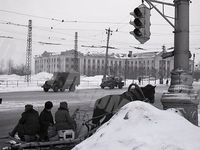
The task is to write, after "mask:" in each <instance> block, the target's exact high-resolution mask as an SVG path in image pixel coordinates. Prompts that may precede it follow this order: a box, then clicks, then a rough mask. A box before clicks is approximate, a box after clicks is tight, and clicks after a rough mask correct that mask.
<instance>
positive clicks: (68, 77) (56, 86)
mask: <svg viewBox="0 0 200 150" xmlns="http://www.w3.org/2000/svg"><path fill="white" fill-rule="evenodd" d="M79 84H80V73H79V72H75V71H73V72H54V74H53V77H52V78H51V79H50V80H47V81H45V83H44V84H43V85H42V88H43V90H44V92H48V91H49V90H50V89H53V91H54V92H58V90H60V91H61V92H64V91H65V89H69V91H75V89H76V86H78V85H79Z"/></svg>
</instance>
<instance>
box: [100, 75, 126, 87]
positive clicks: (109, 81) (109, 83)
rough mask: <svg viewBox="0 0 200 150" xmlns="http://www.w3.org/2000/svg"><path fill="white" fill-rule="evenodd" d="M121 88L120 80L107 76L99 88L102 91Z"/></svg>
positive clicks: (121, 82)
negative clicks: (106, 88) (107, 88)
mask: <svg viewBox="0 0 200 150" xmlns="http://www.w3.org/2000/svg"><path fill="white" fill-rule="evenodd" d="M123 86H124V82H123V81H122V78H121V77H114V76H108V77H106V78H105V79H102V83H101V84H100V87H101V88H102V89H104V88H105V87H109V88H110V89H114V88H115V87H118V88H119V89H122V87H123Z"/></svg>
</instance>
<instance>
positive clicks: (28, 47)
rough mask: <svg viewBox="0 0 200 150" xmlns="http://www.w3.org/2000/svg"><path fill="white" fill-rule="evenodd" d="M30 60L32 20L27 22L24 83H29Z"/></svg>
mask: <svg viewBox="0 0 200 150" xmlns="http://www.w3.org/2000/svg"><path fill="white" fill-rule="evenodd" d="M31 58H32V20H29V21H28V36H27V47H26V75H25V80H26V82H30V81H31Z"/></svg>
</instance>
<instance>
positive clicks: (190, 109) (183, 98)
mask: <svg viewBox="0 0 200 150" xmlns="http://www.w3.org/2000/svg"><path fill="white" fill-rule="evenodd" d="M145 1H146V2H147V3H148V4H149V5H150V6H152V7H153V8H155V9H156V11H158V12H159V14H161V16H162V17H163V18H164V19H165V20H166V21H167V22H168V23H169V24H170V25H171V26H172V27H173V28H174V54H173V55H174V70H172V72H171V83H170V87H169V89H168V93H164V94H163V95H162V98H161V102H162V104H163V108H164V109H168V108H176V109H178V110H180V111H181V112H182V114H183V116H184V117H185V118H186V119H187V120H189V121H190V122H191V123H193V124H194V125H198V104H199V99H197V98H198V94H197V92H196V91H194V90H193V86H192V83H193V77H192V72H191V71H190V70H189V57H190V52H189V4H190V0H174V4H170V3H165V2H159V1H156V0H145ZM153 2H155V3H160V4H163V5H169V6H173V7H174V8H175V15H174V16H175V17H174V20H175V21H174V25H173V24H172V23H171V22H170V21H169V20H168V19H167V17H166V16H165V15H164V13H161V12H160V11H159V10H158V9H157V8H156V6H155V5H154V4H152V3H153Z"/></svg>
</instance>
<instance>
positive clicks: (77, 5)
mask: <svg viewBox="0 0 200 150" xmlns="http://www.w3.org/2000/svg"><path fill="white" fill-rule="evenodd" d="M161 1H162V0H161ZM165 2H169V3H173V0H165ZM140 4H141V0H84V1H83V0H59V1H56V0H34V1H33V0H17V1H16V0H1V1H0V49H1V55H0V62H2V60H8V59H13V60H14V61H15V62H16V64H20V63H25V53H26V46H27V34H28V28H27V26H28V20H32V26H33V28H32V32H33V33H32V35H33V37H32V41H33V43H32V52H33V56H35V55H40V54H42V53H43V52H44V51H49V52H55V53H60V52H61V51H65V50H71V49H73V48H74V38H75V32H78V50H79V51H81V52H83V53H87V52H96V53H105V49H103V48H100V49H98V48H91V47H90V46H92V45H94V46H105V45H106V37H107V36H106V30H105V29H108V28H110V29H111V30H112V31H113V33H112V35H111V36H110V46H111V47H116V48H117V49H110V50H109V52H114V53H128V51H133V53H137V52H143V51H141V49H136V48H135V47H141V48H143V49H145V52H146V51H161V50H162V46H163V45H165V46H166V47H167V48H170V47H173V44H174V34H173V30H174V29H173V28H172V27H171V26H170V25H169V24H168V23H167V22H166V21H165V20H164V19H163V18H162V17H161V16H160V15H159V14H158V13H157V12H156V11H155V10H154V9H152V10H151V38H150V40H149V41H148V42H146V43H145V44H143V45H142V44H140V43H139V42H138V41H137V40H136V39H135V38H134V37H133V36H132V35H130V33H129V32H130V31H132V30H133V29H134V27H133V26H132V25H130V24H129V21H130V20H133V17H132V16H131V15H130V12H131V11H133V10H134V9H135V8H136V7H137V6H139V5H140ZM146 5H147V4H146ZM147 6H148V5H147ZM156 6H157V7H158V8H159V9H160V10H161V11H162V7H161V6H160V5H159V4H156ZM199 8H200V1H198V0H193V1H192V3H191V4H190V51H191V52H192V53H195V54H196V61H197V62H198V60H200V59H198V54H199V49H200V43H199V40H200V19H199V17H198V9H199ZM164 10H165V15H167V16H171V17H173V16H174V8H173V7H169V6H165V9H164ZM170 21H171V22H172V23H173V22H174V20H173V19H170ZM81 45H86V46H88V47H81ZM199 58H200V57H199Z"/></svg>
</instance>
